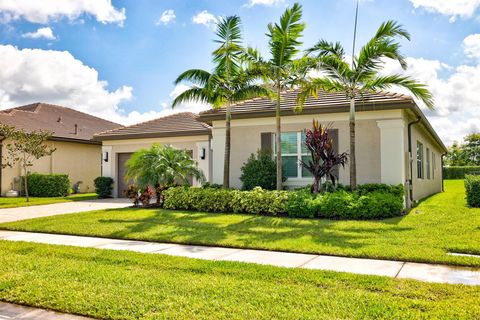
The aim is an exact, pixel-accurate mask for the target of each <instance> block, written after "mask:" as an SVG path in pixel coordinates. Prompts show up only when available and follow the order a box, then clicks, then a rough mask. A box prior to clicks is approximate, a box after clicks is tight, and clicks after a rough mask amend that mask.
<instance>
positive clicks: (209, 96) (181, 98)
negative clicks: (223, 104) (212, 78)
mask: <svg viewBox="0 0 480 320" xmlns="http://www.w3.org/2000/svg"><path fill="white" fill-rule="evenodd" d="M214 101H215V95H214V93H213V92H209V91H208V90H206V89H204V88H198V87H192V88H190V89H187V90H185V91H184V92H182V93H180V94H179V95H178V96H177V97H176V98H175V99H173V102H172V109H173V108H175V107H176V106H177V105H179V104H181V103H187V102H203V103H213V102H214Z"/></svg>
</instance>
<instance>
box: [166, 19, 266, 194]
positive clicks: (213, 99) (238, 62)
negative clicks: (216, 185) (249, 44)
mask: <svg viewBox="0 0 480 320" xmlns="http://www.w3.org/2000/svg"><path fill="white" fill-rule="evenodd" d="M216 35H217V39H216V40H215V42H216V43H218V44H219V47H218V48H217V49H216V50H215V51H214V52H213V53H212V56H213V62H214V64H215V67H214V70H213V71H212V72H208V71H205V70H200V69H191V70H187V71H185V72H183V73H182V74H181V75H180V76H178V78H177V79H176V80H175V84H178V83H180V82H184V81H186V82H189V83H191V84H192V87H191V88H190V89H188V90H186V91H184V92H183V93H182V94H180V95H179V96H178V97H176V98H175V99H174V101H173V104H172V108H174V107H175V106H177V105H178V104H180V103H183V102H188V101H200V102H204V103H209V104H211V105H212V107H213V108H221V107H223V106H225V157H224V167H223V187H224V188H229V186H230V145H231V143H230V141H231V138H230V137H231V119H232V116H231V105H232V104H233V103H237V102H240V101H244V100H247V99H250V98H254V97H258V96H264V95H267V94H268V91H267V90H266V89H265V88H263V87H262V86H260V85H258V84H257V82H256V80H257V79H258V76H257V75H256V74H255V73H254V72H252V71H251V70H248V69H246V68H245V65H244V63H243V61H242V56H243V52H244V48H243V46H242V35H241V21H240V18H239V17H238V16H229V17H226V18H224V19H223V18H222V19H221V20H220V22H219V23H218V24H217V31H216Z"/></svg>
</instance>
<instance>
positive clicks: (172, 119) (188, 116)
mask: <svg viewBox="0 0 480 320" xmlns="http://www.w3.org/2000/svg"><path fill="white" fill-rule="evenodd" d="M210 133H211V127H210V126H209V125H208V124H206V123H203V122H201V121H199V120H198V115H196V114H195V113H191V112H181V113H175V114H172V115H169V116H166V117H161V118H157V119H154V120H150V121H146V122H142V123H138V124H134V125H132V126H127V127H123V128H119V129H114V130H109V131H106V132H101V133H99V134H96V135H95V138H94V139H95V140H99V141H103V140H119V139H137V138H156V137H174V136H175V137H178V136H194V135H210Z"/></svg>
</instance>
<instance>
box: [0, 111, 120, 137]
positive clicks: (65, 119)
mask: <svg viewBox="0 0 480 320" xmlns="http://www.w3.org/2000/svg"><path fill="white" fill-rule="evenodd" d="M0 123H1V124H5V125H9V126H12V127H15V128H16V129H20V130H24V131H27V132H31V131H34V130H44V131H49V132H52V138H51V140H62V141H75V142H82V143H98V142H96V141H92V138H93V135H94V134H95V133H97V132H102V131H105V130H111V129H114V128H119V127H121V125H120V124H118V123H114V122H111V121H108V120H104V119H101V118H98V117H94V116H92V115H89V114H87V113H83V112H80V111H77V110H74V109H71V108H67V107H62V106H57V105H53V104H48V103H40V102H38V103H33V104H29V105H24V106H20V107H16V108H11V109H5V110H0ZM75 125H76V126H77V128H76V132H75Z"/></svg>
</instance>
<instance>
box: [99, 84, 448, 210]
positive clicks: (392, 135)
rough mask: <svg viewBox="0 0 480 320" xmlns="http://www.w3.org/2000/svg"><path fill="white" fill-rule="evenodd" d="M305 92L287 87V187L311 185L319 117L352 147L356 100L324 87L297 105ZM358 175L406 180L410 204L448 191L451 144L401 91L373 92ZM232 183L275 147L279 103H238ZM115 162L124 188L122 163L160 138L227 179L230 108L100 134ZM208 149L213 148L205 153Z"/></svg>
mask: <svg viewBox="0 0 480 320" xmlns="http://www.w3.org/2000/svg"><path fill="white" fill-rule="evenodd" d="M296 97H297V91H296V90H290V91H285V92H283V93H282V97H281V98H282V100H281V114H282V137H281V138H282V148H283V150H282V156H283V167H284V174H285V176H286V177H287V180H286V181H285V182H284V185H285V187H286V188H296V187H299V186H304V185H307V184H310V183H311V181H312V179H311V177H309V175H308V172H306V171H305V170H302V167H301V166H300V164H299V161H298V160H300V159H301V158H302V157H306V156H308V154H307V152H306V150H305V148H304V147H302V139H303V137H304V130H305V129H307V128H310V127H311V126H312V120H313V119H317V120H319V122H320V123H322V124H324V125H328V126H330V130H331V135H332V137H333V139H334V143H335V146H336V149H337V151H338V152H344V151H346V152H348V149H349V124H348V111H349V102H348V101H347V99H346V98H345V95H344V94H342V93H325V92H321V93H319V95H318V98H315V97H311V98H309V99H307V101H306V103H305V105H304V107H303V111H302V112H301V113H297V112H295V111H294V106H295V105H296ZM356 111H357V112H356V143H357V144H356V146H357V147H356V157H357V158H356V160H357V181H358V183H359V184H365V183H387V184H403V185H405V186H406V188H407V190H409V191H408V192H407V204H409V202H410V200H411V201H417V200H419V199H421V198H424V197H426V196H428V195H430V194H433V193H436V192H440V191H442V155H444V154H445V153H446V152H447V149H446V147H445V145H444V144H443V143H442V141H441V139H440V138H439V137H438V135H437V134H436V133H435V131H434V130H433V128H432V126H431V125H430V123H429V122H428V120H427V118H426V117H425V115H424V114H423V112H422V111H421V110H420V108H419V107H418V106H417V104H416V103H415V101H414V100H413V99H412V98H411V97H409V96H406V95H402V94H396V93H386V92H378V93H366V94H364V95H363V96H362V97H360V96H359V97H358V99H357V101H356ZM231 130H232V131H231V166H230V168H231V169H230V170H231V172H230V185H231V187H234V188H240V187H241V181H240V175H241V170H240V169H241V167H242V165H243V164H244V163H245V162H246V161H247V159H248V157H249V156H250V154H252V153H255V152H257V150H260V149H265V150H272V149H274V148H275V146H274V132H275V103H274V102H273V101H271V100H269V99H268V98H257V99H252V100H248V101H245V102H243V103H238V104H235V105H233V106H232V121H231ZM95 139H97V140H101V141H102V143H103V151H104V153H109V154H110V158H109V159H111V161H110V162H105V161H104V162H103V173H104V174H105V175H107V176H111V177H113V178H114V179H115V180H116V181H117V184H116V190H117V194H118V195H119V196H120V192H119V189H120V188H123V187H124V185H123V184H124V182H122V180H123V179H122V174H123V172H124V169H122V163H123V161H124V159H125V158H126V157H128V154H130V153H131V152H133V151H135V150H137V149H138V148H140V147H145V146H147V145H149V144H151V143H153V142H159V143H168V144H171V145H174V146H177V147H179V148H186V149H188V150H192V151H193V152H192V154H193V158H194V159H195V160H197V161H198V162H199V164H200V167H201V168H202V169H203V170H204V172H205V173H206V176H207V177H208V180H209V181H210V182H213V183H222V181H223V163H224V146H225V109H211V110H207V111H204V112H201V113H200V114H199V115H198V117H197V116H196V115H193V114H185V113H180V114H177V115H173V116H169V117H164V118H160V119H156V120H154V121H150V122H146V123H143V124H139V125H136V126H132V127H125V128H122V129H116V130H112V131H110V132H106V133H102V134H100V135H96V136H95ZM204 149H206V150H207V151H204ZM338 173H339V181H340V183H342V184H347V185H348V184H349V167H348V165H347V166H346V167H345V168H341V169H340V170H339V172H338Z"/></svg>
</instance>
